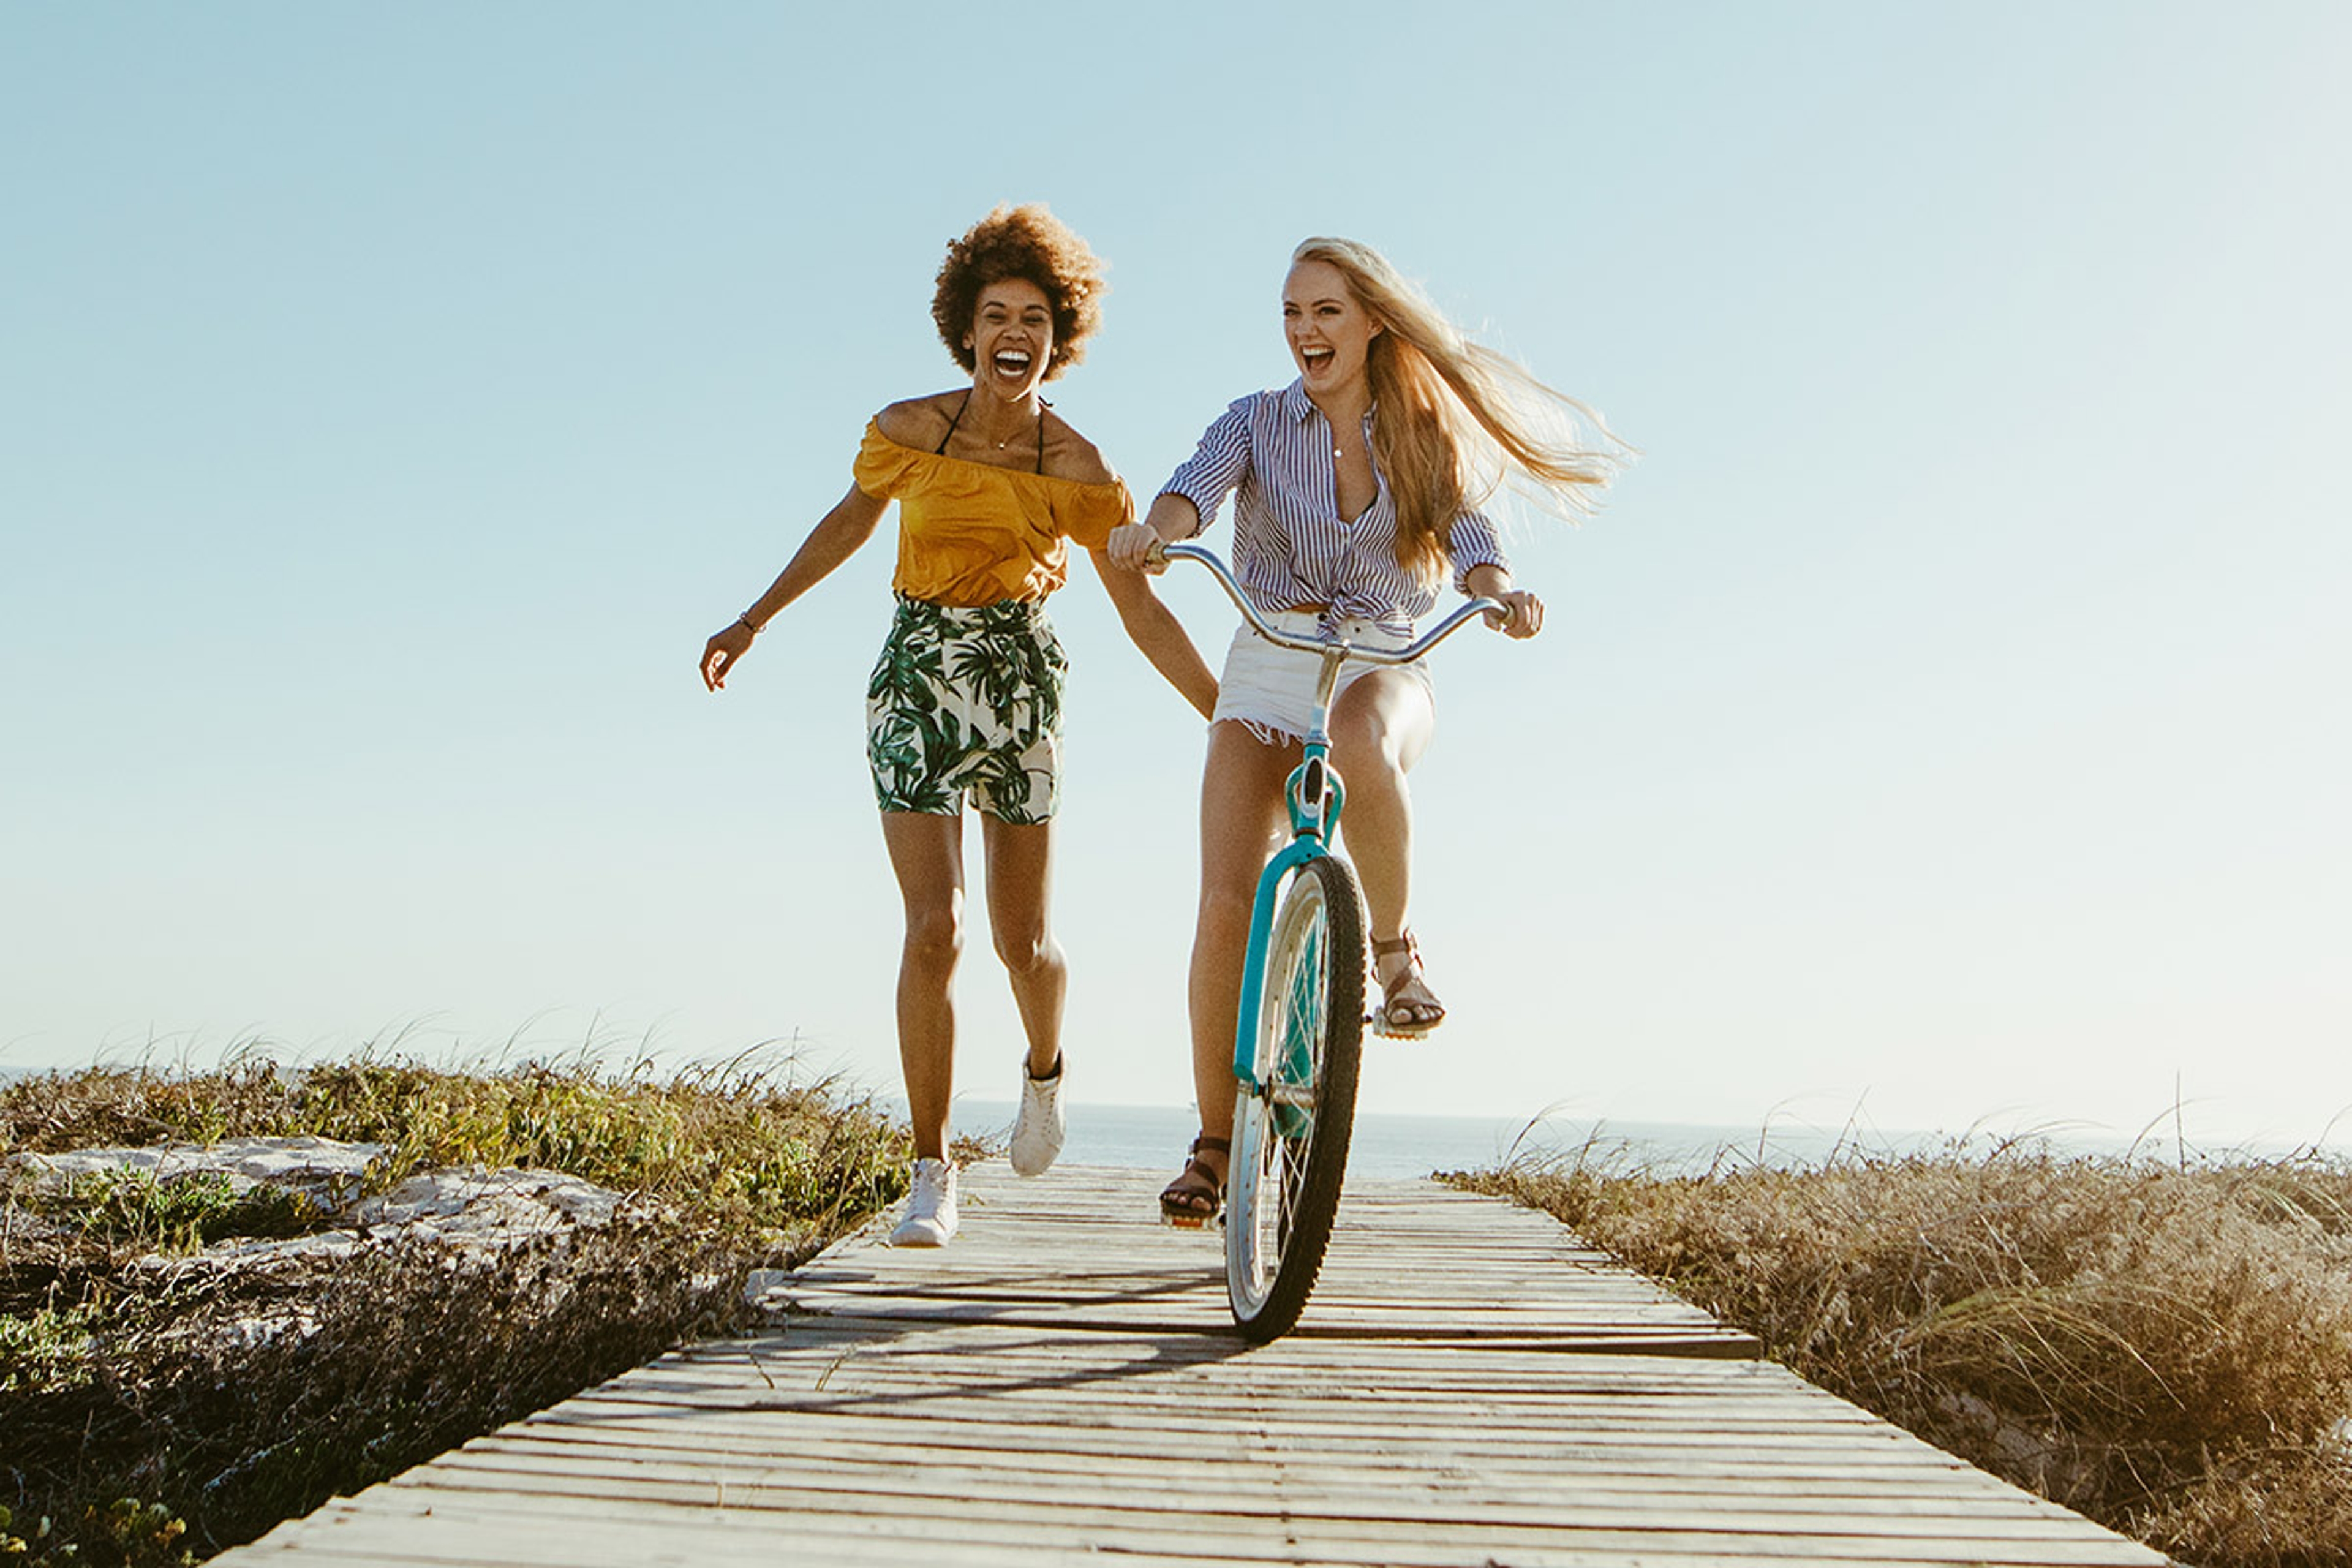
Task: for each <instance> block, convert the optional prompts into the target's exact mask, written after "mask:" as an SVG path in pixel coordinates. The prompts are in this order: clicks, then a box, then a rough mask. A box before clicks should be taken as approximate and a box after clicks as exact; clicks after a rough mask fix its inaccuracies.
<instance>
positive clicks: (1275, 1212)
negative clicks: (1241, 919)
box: [1162, 544, 1503, 1344]
mask: <svg viewBox="0 0 2352 1568" xmlns="http://www.w3.org/2000/svg"><path fill="white" fill-rule="evenodd" d="M1162 553H1164V555H1165V556H1166V558H1167V559H1169V560H1171V561H1193V562H1198V563H1200V564H1201V565H1202V566H1205V567H1207V568H1208V569H1209V570H1210V572H1211V573H1213V574H1214V575H1215V576H1216V579H1217V581H1218V582H1219V583H1220V584H1223V588H1224V590H1225V594H1226V595H1227V596H1228V597H1230V598H1231V599H1232V600H1233V602H1234V605H1235V606H1236V607H1238V608H1239V609H1240V611H1241V613H1242V615H1243V616H1244V618H1246V619H1247V620H1248V622H1249V623H1250V625H1251V626H1252V627H1253V628H1254V629H1255V631H1256V632H1257V634H1258V635H1259V636H1260V637H1265V639H1266V640H1267V641H1269V642H1271V643H1274V644H1275V645H1276V646H1277V647H1287V648H1297V649H1299V650H1301V651H1303V652H1307V653H1312V654H1316V655H1318V656H1319V657H1320V658H1322V661H1323V665H1322V669H1321V671H1320V673H1319V675H1318V679H1317V682H1316V688H1315V709H1314V719H1313V721H1312V722H1311V723H1310V724H1309V726H1308V729H1307V739H1306V754H1305V755H1304V756H1303V757H1302V758H1301V759H1300V761H1299V764H1298V766H1297V767H1296V768H1294V769H1293V770H1291V774H1290V779H1289V783H1288V784H1287V785H1286V789H1285V795H1286V799H1287V802H1288V805H1289V810H1290V834H1291V837H1290V843H1289V844H1288V846H1286V847H1285V848H1283V849H1282V850H1281V851H1280V852H1279V853H1278V854H1276V856H1275V857H1274V858H1273V859H1272V860H1271V861H1269V862H1268V863H1267V865H1266V868H1265V872H1264V873H1263V874H1262V875H1261V876H1260V877H1259V878H1258V884H1257V898H1256V902H1255V906H1254V907H1253V909H1252V910H1251V914H1250V927H1249V949H1248V952H1247V955H1246V957H1245V958H1244V962H1243V969H1242V993H1241V1013H1240V1025H1239V1026H1238V1027H1237V1028H1236V1029H1235V1030H1234V1078H1235V1079H1238V1080H1239V1085H1240V1092H1239V1094H1238V1095H1237V1096H1236V1098H1235V1100H1234V1131H1233V1149H1232V1152H1231V1155H1230V1160H1229V1163H1228V1165H1227V1169H1226V1175H1225V1220H1224V1224H1225V1294H1226V1296H1227V1297H1228V1299H1229V1300H1231V1302H1232V1304H1233V1310H1234V1325H1235V1326H1236V1327H1238V1328H1239V1329H1240V1330H1241V1331H1242V1335H1243V1337H1244V1338H1245V1339H1248V1340H1250V1341H1251V1342H1255V1343H1258V1344H1264V1343H1265V1342H1268V1341H1270V1340H1275V1339H1278V1338H1280V1337H1281V1336H1282V1335H1284V1334H1286V1333H1288V1332H1289V1331H1290V1330H1291V1328H1292V1327H1293V1326H1294V1325H1295V1324H1297V1321H1298V1314H1299V1313H1300V1311H1302V1310H1304V1309H1305V1308H1306V1306H1307V1296H1308V1294H1309V1293H1310V1292H1312V1291H1313V1289H1315V1277H1316V1276H1317V1275H1318V1273H1320V1272H1321V1271H1322V1268H1323V1254H1324V1252H1325V1249H1326V1248H1328V1247H1329V1245H1330V1241H1331V1221H1332V1219H1333V1217H1334V1215H1336V1214H1337V1213H1338V1211H1339V1188H1340V1185H1341V1184H1342V1182H1343V1181H1344V1180H1345V1179H1346V1176H1347V1171H1348V1141H1349V1135H1350V1134H1351V1133H1352V1132H1353V1131H1354V1128H1355V1121H1356V1079H1357V1070H1358V1068H1359V1066H1360V1063H1361V1061H1362V1058H1363V1041H1364V1025H1365V1024H1366V1022H1367V1021H1368V1019H1367V1017H1366V1015H1365V1012H1364V978H1365V962H1364V959H1365V944H1364V925H1365V921H1364V903H1363V896H1362V894H1361V893H1360V891H1359V890H1358V888H1357V885H1356V873H1355V870H1354V868H1351V867H1350V866H1349V864H1348V862H1347V861H1346V859H1344V858H1342V857H1341V856H1340V855H1339V853H1338V851H1337V850H1335V849H1334V848H1333V847H1332V839H1333V836H1334V835H1335V834H1336V832H1337V831H1338V828H1339V809H1340V807H1341V806H1342V805H1345V804H1346V801H1347V789H1346V786H1345V784H1343V782H1342V781H1341V779H1340V777H1339V769H1337V768H1336V767H1334V766H1333V765H1332V763H1331V742H1330V737H1329V735H1328V733H1326V731H1325V724H1326V722H1327V721H1328V719H1329V717H1330V711H1331V696H1332V693H1333V691H1334V690H1335V689H1337V687H1338V685H1339V669H1340V667H1341V666H1342V665H1344V664H1346V663H1347V662H1348V661H1349V659H1361V660H1365V661H1367V662H1370V663H1373V664H1410V663H1412V661H1413V660H1414V659H1417V658H1421V657H1422V656H1423V654H1425V653H1427V652H1428V651H1429V650H1430V649H1431V648H1433V647H1436V646H1437V645H1438V644H1439V643H1441V642H1444V640H1445V639H1446V638H1447V637H1452V636H1453V635H1454V633H1455V632H1456V631H1458V630H1460V629H1461V628H1462V627H1463V626H1466V625H1467V624H1468V623H1469V622H1470V621H1472V620H1473V619H1475V618H1476V617H1478V616H1482V615H1484V614H1485V613H1486V612H1487V611H1489V610H1500V609H1502V608H1503V605H1502V604H1501V602H1500V601H1499V600H1495V599H1474V600H1472V601H1471V602H1470V603H1468V604H1466V605H1463V606H1462V607H1461V608H1460V609H1457V610H1455V611H1454V613H1453V614H1452V615H1450V616H1446V617H1445V619H1444V620H1443V621H1441V622H1439V623H1438V624H1437V626H1435V627H1434V628H1433V629H1432V630H1431V631H1430V632H1429V633H1428V635H1426V636H1424V637H1419V638H1416V639H1415V640H1414V641H1413V642H1412V643H1410V644H1409V645H1407V646H1406V647H1401V648H1395V649H1389V648H1374V647H1355V646H1353V645H1351V644H1349V643H1347V642H1345V641H1320V640H1317V639H1314V638H1309V637H1293V636H1291V635H1289V634H1287V633H1284V632H1280V631H1276V629H1275V628H1274V627H1273V626H1268V625H1267V624H1266V622H1265V617H1264V616H1260V615H1259V614H1258V613H1257V610H1256V607H1255V606H1254V605H1251V603H1250V602H1249V599H1248V597H1247V596H1246V595H1244V594H1243V593H1242V591H1241V585H1240V584H1237V583H1235V582H1234V576H1233V574H1232V573H1231V572H1230V571H1228V570H1227V569H1226V567H1225V563H1223V561H1220V560H1218V559H1217V557H1216V556H1214V555H1213V554H1211V553H1210V552H1208V551H1206V550H1202V549H1201V548H1200V547H1199V546H1197V545H1191V544H1171V545H1167V546H1165V547H1163V551H1162Z"/></svg>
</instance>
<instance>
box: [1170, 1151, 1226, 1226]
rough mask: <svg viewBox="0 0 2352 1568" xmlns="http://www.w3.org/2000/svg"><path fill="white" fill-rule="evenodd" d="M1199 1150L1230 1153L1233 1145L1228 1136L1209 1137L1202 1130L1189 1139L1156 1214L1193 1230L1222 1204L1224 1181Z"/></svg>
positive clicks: (1205, 1221) (1173, 1223) (1206, 1222)
mask: <svg viewBox="0 0 2352 1568" xmlns="http://www.w3.org/2000/svg"><path fill="white" fill-rule="evenodd" d="M1203 1149H1206V1150H1208V1151H1209V1152H1211V1153H1213V1154H1231V1153H1232V1152H1234V1145H1233V1141H1232V1140H1231V1139H1229V1138H1212V1137H1210V1136H1209V1135H1208V1134H1207V1133H1205V1132H1203V1133H1202V1134H1201V1136H1199V1137H1198V1138H1195V1139H1193V1140H1192V1148H1191V1149H1190V1150H1189V1151H1187V1152H1186V1157H1185V1160H1184V1168H1183V1169H1182V1170H1181V1171H1179V1172H1178V1173H1176V1179H1175V1180H1174V1181H1172V1182H1171V1183H1169V1184H1168V1185H1167V1187H1166V1188H1165V1189H1163V1190H1162V1191H1161V1192H1160V1219H1161V1220H1162V1221H1163V1222H1165V1223H1166V1224H1169V1225H1174V1226H1183V1227H1184V1228H1185V1229H1187V1230H1197V1229H1199V1228H1200V1227H1201V1226H1204V1225H1206V1224H1208V1223H1209V1222H1210V1221H1211V1220H1213V1219H1214V1218H1216V1217H1217V1210H1218V1209H1219V1208H1221V1207H1223V1205H1224V1201H1225V1184H1224V1182H1223V1179H1222V1178H1220V1177H1219V1176H1218V1174H1217V1173H1216V1172H1215V1171H1214V1170H1213V1169H1212V1168H1211V1167H1210V1166H1209V1164H1208V1163H1206V1162H1205V1161H1203V1160H1202V1158H1201V1151H1202V1150H1203Z"/></svg>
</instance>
